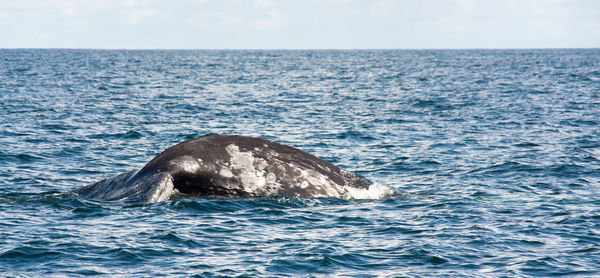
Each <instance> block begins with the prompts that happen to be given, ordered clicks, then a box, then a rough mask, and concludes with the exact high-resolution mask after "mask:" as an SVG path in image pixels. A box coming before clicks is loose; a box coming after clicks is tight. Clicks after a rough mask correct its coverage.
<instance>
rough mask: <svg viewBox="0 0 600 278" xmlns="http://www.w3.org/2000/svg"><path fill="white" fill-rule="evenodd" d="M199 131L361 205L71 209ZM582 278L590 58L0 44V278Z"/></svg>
mask: <svg viewBox="0 0 600 278" xmlns="http://www.w3.org/2000/svg"><path fill="white" fill-rule="evenodd" d="M214 134H239V135H246V136H254V137H261V138H265V139H268V140H272V141H276V142H280V143H283V144H287V145H290V146H294V147H296V148H300V149H302V150H304V151H307V152H309V153H311V154H313V155H316V156H318V157H320V158H322V159H324V160H326V161H329V162H331V163H333V164H335V165H338V166H340V167H342V168H344V169H346V170H349V171H353V172H355V173H358V174H360V175H363V176H364V177H366V178H368V179H370V180H371V181H373V182H374V183H376V184H379V185H385V186H388V187H391V188H392V189H393V190H394V192H395V194H394V195H393V196H385V197H382V198H367V199H360V198H359V199H337V198H290V197H286V196H268V197H260V198H223V197H206V198H173V199H171V200H167V201H163V202H158V203H154V204H126V203H120V202H118V201H115V202H100V201H90V200H85V199H82V198H79V197H78V196H77V195H76V194H73V193H71V190H74V189H77V188H79V187H82V186H85V185H88V184H90V183H93V182H96V181H99V180H101V179H104V178H108V177H112V176H115V175H117V174H119V173H123V172H127V171H131V170H136V169H139V168H141V167H143V166H144V165H145V164H146V163H147V162H148V161H150V160H151V159H152V158H153V157H155V156H156V155H157V154H159V153H160V152H161V151H163V150H165V149H166V148H168V147H170V146H172V145H174V144H176V143H179V142H181V141H184V140H188V139H193V138H198V137H202V136H208V135H214ZM83 276H94V277H549V276H568V277H600V49H519V50H511V49H500V50H491V49H490V50H95V49H0V277H83Z"/></svg>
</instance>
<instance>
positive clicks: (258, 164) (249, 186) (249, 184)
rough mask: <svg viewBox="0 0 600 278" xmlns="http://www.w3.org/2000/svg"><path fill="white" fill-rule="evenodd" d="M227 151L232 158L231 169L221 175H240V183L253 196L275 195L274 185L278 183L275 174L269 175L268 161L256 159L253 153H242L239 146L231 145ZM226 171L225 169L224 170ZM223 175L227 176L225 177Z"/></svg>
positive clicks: (227, 147) (230, 161)
mask: <svg viewBox="0 0 600 278" xmlns="http://www.w3.org/2000/svg"><path fill="white" fill-rule="evenodd" d="M225 150H226V151H227V153H228V154H229V156H230V159H229V163H230V169H228V171H229V173H227V171H223V170H221V171H222V173H221V175H222V176H225V175H227V174H232V175H233V172H234V171H235V172H236V173H239V177H240V181H241V183H242V185H243V188H244V190H245V191H246V192H248V193H251V194H257V195H258V194H261V195H262V194H274V193H276V188H274V187H272V186H267V185H272V184H274V183H275V182H276V181H277V177H276V176H275V174H273V173H267V172H266V171H265V168H266V167H267V166H268V163H267V161H265V160H264V159H262V158H258V157H254V155H253V153H252V152H251V151H247V152H244V151H240V148H239V146H236V145H234V144H229V145H227V146H226V147H225ZM224 169H225V168H224ZM223 173H224V174H225V175H223Z"/></svg>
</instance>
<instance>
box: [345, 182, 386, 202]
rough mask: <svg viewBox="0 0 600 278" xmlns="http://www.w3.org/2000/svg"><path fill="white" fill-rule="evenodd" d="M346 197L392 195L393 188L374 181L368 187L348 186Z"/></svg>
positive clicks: (371, 197)
mask: <svg viewBox="0 0 600 278" xmlns="http://www.w3.org/2000/svg"><path fill="white" fill-rule="evenodd" d="M347 190H348V194H347V196H346V198H348V199H383V198H386V197H390V196H392V195H394V192H395V191H394V189H393V188H391V187H389V186H387V185H384V184H380V183H374V184H371V185H370V186H369V188H368V189H362V188H354V187H348V188H347Z"/></svg>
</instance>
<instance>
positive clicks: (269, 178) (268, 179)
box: [267, 173, 277, 184]
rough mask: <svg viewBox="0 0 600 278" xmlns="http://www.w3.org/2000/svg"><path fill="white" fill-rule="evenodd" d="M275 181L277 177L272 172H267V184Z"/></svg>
mask: <svg viewBox="0 0 600 278" xmlns="http://www.w3.org/2000/svg"><path fill="white" fill-rule="evenodd" d="M276 181H277V177H276V176H275V174H273V173H268V174H267V183H268V184H272V183H274V182H276Z"/></svg>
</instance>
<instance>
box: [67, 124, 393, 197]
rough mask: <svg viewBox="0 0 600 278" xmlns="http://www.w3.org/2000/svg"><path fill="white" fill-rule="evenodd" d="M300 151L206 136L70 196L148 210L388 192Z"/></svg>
mask: <svg viewBox="0 0 600 278" xmlns="http://www.w3.org/2000/svg"><path fill="white" fill-rule="evenodd" d="M374 185H377V184H373V183H372V182H371V181H370V180H368V179H367V178H365V177H363V176H361V175H358V174H355V173H352V172H350V171H346V170H344V169H342V168H340V167H338V166H335V165H333V164H331V163H329V162H327V161H325V160H323V159H320V158H318V157H316V156H314V155H311V154H309V153H307V152H305V151H302V150H300V149H297V148H294V147H291V146H288V145H284V144H280V143H277V142H273V141H269V140H266V139H262V138H255V137H247V136H241V135H212V136H205V137H200V138H196V139H192V140H187V141H183V142H181V143H178V144H176V145H174V146H172V147H169V148H167V149H166V150H164V151H163V152H161V153H160V154H159V155H157V156H156V157H154V158H153V159H152V160H150V162H148V163H147V164H146V165H144V166H143V167H142V168H140V169H138V170H132V171H129V172H125V173H122V174H119V175H117V176H114V177H111V178H107V179H103V180H100V181H98V182H95V183H92V184H89V185H86V186H84V187H81V188H79V189H76V190H73V193H75V194H76V195H78V196H79V197H81V198H84V199H90V200H97V201H121V202H125V203H142V204H150V203H156V202H160V201H165V200H169V199H171V198H172V197H173V196H182V195H183V196H191V197H238V198H247V197H250V198H251V197H263V196H276V195H282V196H287V197H292V198H344V199H352V198H357V199H360V198H365V196H367V197H366V198H371V197H369V196H373V195H375V197H374V198H379V197H381V196H383V195H387V194H389V193H390V191H391V189H390V188H386V187H383V188H382V187H381V186H379V187H377V186H374Z"/></svg>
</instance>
